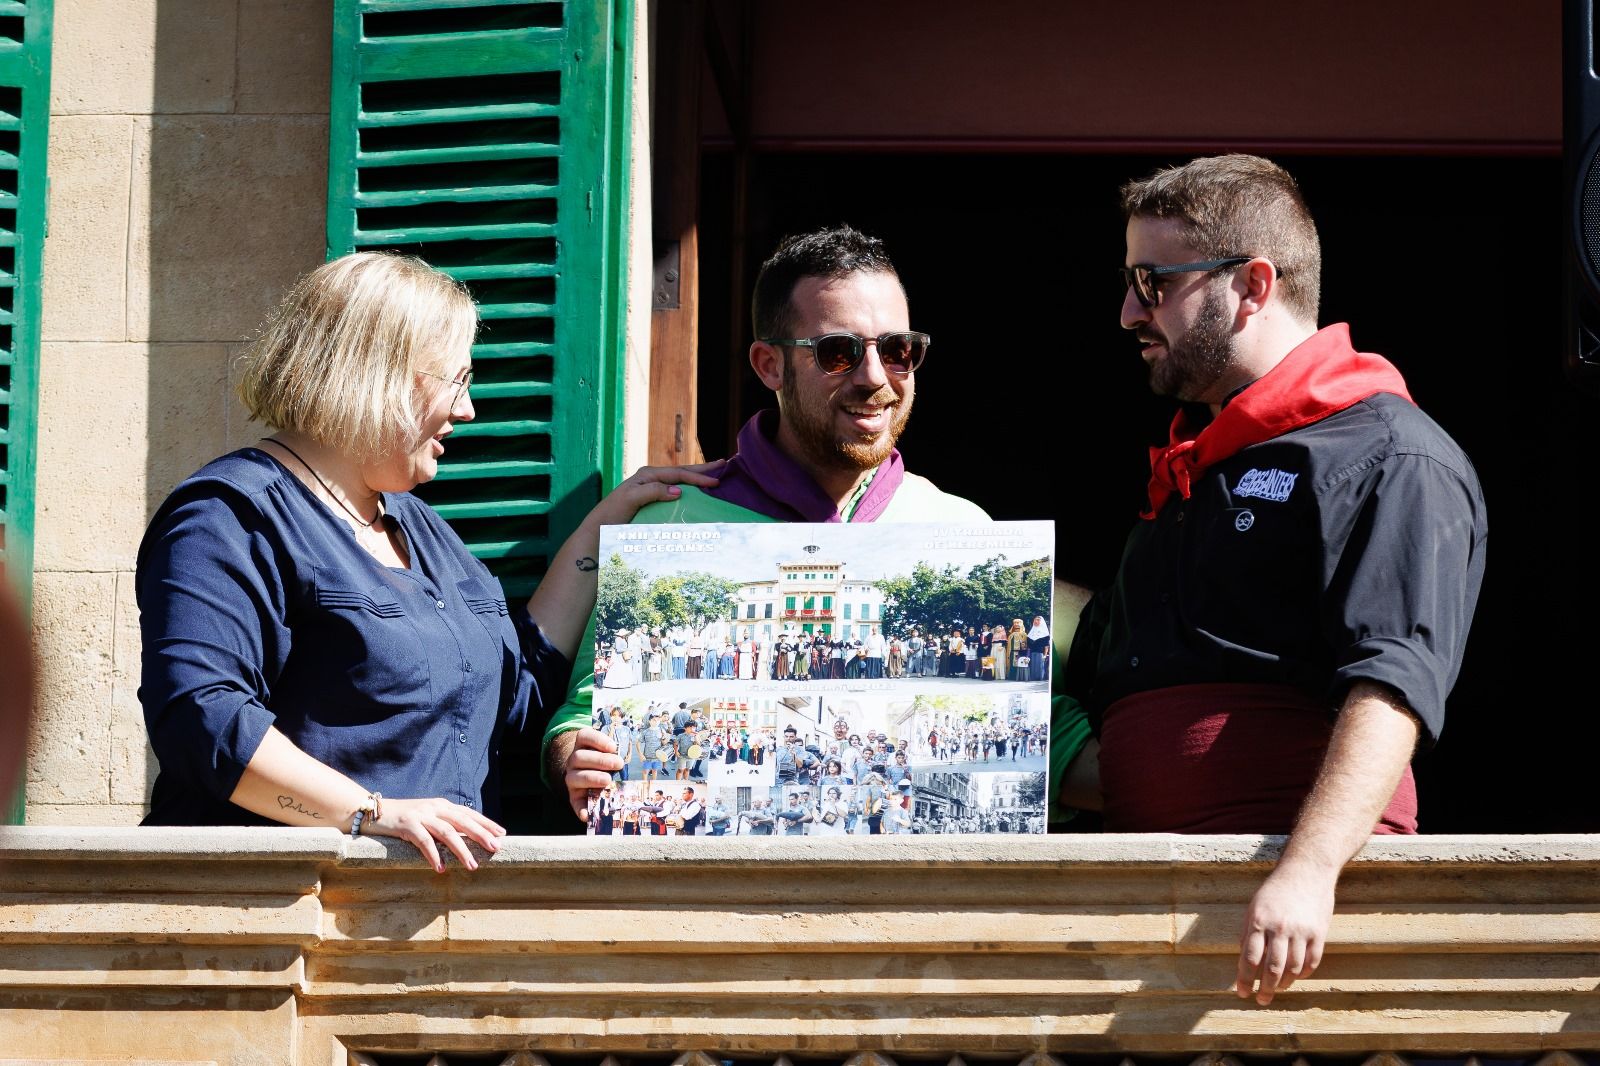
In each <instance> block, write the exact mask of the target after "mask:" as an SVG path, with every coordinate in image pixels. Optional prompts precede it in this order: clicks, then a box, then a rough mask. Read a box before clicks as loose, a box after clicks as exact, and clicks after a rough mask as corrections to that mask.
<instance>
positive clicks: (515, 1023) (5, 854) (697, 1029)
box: [0, 827, 1600, 1066]
mask: <svg viewBox="0 0 1600 1066" xmlns="http://www.w3.org/2000/svg"><path fill="white" fill-rule="evenodd" d="M1278 845H1279V842H1278V841H1276V840H1264V839H1262V838H1259V837H1171V836H1156V835H1150V836H1096V837H1065V836H1063V837H1021V838H996V837H960V838H939V837H933V838H928V837H899V838H882V837H880V838H847V839H841V840H824V839H813V838H803V839H789V838H764V839H725V840H719V841H714V842H713V841H706V840H695V841H687V840H671V839H663V840H652V839H643V840H640V839H634V840H613V841H605V842H601V841H594V840H590V839H584V838H561V839H531V838H527V839H511V840H508V841H506V842H505V846H504V847H503V849H502V850H501V851H500V852H499V853H498V854H496V855H495V856H493V857H492V858H486V859H485V861H484V862H483V863H482V865H481V868H480V869H479V870H477V871H475V872H470V873H469V872H466V871H463V870H462V869H461V868H460V867H458V866H456V865H454V864H452V865H451V866H450V867H448V868H447V872H446V873H445V874H444V875H435V874H433V873H432V872H431V871H429V870H428V869H427V868H426V867H425V866H424V865H423V863H422V862H421V861H420V860H419V859H418V858H417V856H416V855H415V853H414V852H413V851H412V850H411V849H410V847H409V845H405V844H403V843H400V842H397V841H390V840H380V839H371V838H363V839H360V840H351V839H350V838H348V837H346V836H343V835H341V834H339V833H337V832H336V831H333V830H299V829H187V830H152V829H125V830H81V829H73V828H67V827H48V828H47V827H24V828H20V829H13V830H9V831H4V832H0V1060H4V1059H6V1058H8V1057H20V1058H21V1059H23V1060H32V1059H43V1060H48V1061H55V1060H68V1061H92V1060H99V1059H102V1058H115V1059H119V1060H120V1059H135V1060H153V1061H175V1062H176V1061H182V1062H201V1061H204V1062H214V1063H219V1064H246V1063H249V1064H256V1063H273V1064H285V1066H287V1064H291V1063H292V1064H296V1066H312V1064H317V1066H329V1064H330V1063H341V1064H342V1063H346V1062H354V1061H358V1060H356V1059H353V1058H351V1057H350V1056H351V1053H356V1052H359V1053H371V1054H375V1055H378V1056H380V1057H381V1058H382V1060H383V1061H405V1062H408V1063H413V1064H415V1063H420V1062H421V1061H422V1058H420V1057H419V1058H402V1059H399V1060H394V1059H389V1058H388V1056H390V1055H404V1054H406V1053H411V1054H416V1053H422V1054H423V1055H424V1056H425V1055H427V1054H432V1053H434V1052H444V1053H446V1054H448V1053H451V1052H462V1053H470V1052H476V1053H494V1054H495V1055H496V1056H503V1055H505V1054H507V1053H508V1052H511V1051H515V1050H536V1051H542V1052H547V1053H557V1052H561V1053H572V1052H581V1053H585V1054H586V1055H587V1056H588V1058H587V1059H586V1060H585V1061H586V1062H587V1063H590V1064H592V1063H593V1062H594V1061H595V1060H596V1059H597V1058H598V1057H599V1056H601V1055H603V1054H609V1053H615V1054H617V1055H621V1056H644V1057H646V1058H647V1060H649V1061H652V1062H653V1061H657V1060H660V1059H661V1057H662V1056H671V1055H675V1054H676V1053H678V1052H682V1051H690V1050H697V1049H698V1050H703V1051H709V1052H712V1053H713V1054H712V1060H713V1061H714V1060H717V1059H723V1058H744V1057H762V1061H764V1062H772V1061H773V1059H774V1058H776V1057H777V1056H778V1055H780V1054H781V1055H786V1056H789V1057H791V1058H793V1059H795V1060H802V1061H803V1060H804V1059H806V1058H807V1057H810V1056H819V1055H820V1056H833V1057H835V1058H836V1059H837V1058H838V1057H840V1056H841V1055H842V1054H843V1053H846V1052H849V1051H852V1050H858V1049H870V1050H878V1051H885V1052H888V1053H889V1054H891V1055H893V1056H895V1057H896V1058H899V1059H901V1060H902V1061H903V1060H904V1059H905V1058H930V1059H936V1060H937V1061H939V1062H940V1063H944V1062H947V1061H952V1059H951V1056H952V1054H954V1053H957V1052H959V1053H961V1054H962V1055H963V1056H965V1057H966V1058H967V1060H968V1061H972V1060H973V1059H974V1058H975V1057H988V1056H1008V1057H1009V1058H1010V1060H1011V1061H1013V1062H1014V1061H1015V1060H1016V1059H1017V1058H1020V1057H1022V1056H1024V1055H1027V1054H1029V1053H1031V1052H1039V1051H1049V1052H1062V1053H1072V1054H1079V1053H1093V1054H1103V1053H1109V1052H1119V1053H1131V1054H1156V1055H1162V1054H1178V1053H1191V1054H1192V1053H1198V1052H1205V1051H1213V1052H1215V1051H1226V1052H1251V1053H1260V1054H1271V1055H1285V1056H1293V1055H1306V1056H1312V1057H1313V1058H1315V1057H1316V1056H1318V1055H1338V1056H1346V1057H1348V1056H1352V1055H1365V1054H1367V1053H1371V1052H1388V1051H1394V1052H1402V1053H1404V1052H1414V1053H1422V1054H1424V1055H1425V1056H1427V1057H1434V1058H1437V1057H1440V1056H1444V1057H1450V1056H1461V1055H1465V1054H1467V1053H1478V1054H1479V1055H1488V1056H1489V1057H1492V1058H1506V1057H1512V1058H1523V1057H1527V1058H1531V1057H1537V1056H1538V1055H1539V1054H1541V1053H1543V1052H1546V1051H1560V1050H1568V1051H1571V1050H1585V1049H1594V1048H1597V1047H1600V1002H1597V1000H1596V996H1595V991H1596V989H1597V988H1600V953H1597V949H1596V945H1597V944H1600V838H1594V837H1547V838H1515V837H1500V838H1488V837H1480V838H1459V837H1431V838H1430V837H1422V838H1412V839H1401V840H1395V839H1392V838H1390V839H1385V840H1375V841H1374V842H1372V843H1371V844H1370V845H1369V846H1368V847H1367V848H1366V849H1365V850H1364V851H1363V852H1362V853H1361V855H1360V856H1358V857H1357V859H1356V860H1355V861H1354V862H1353V863H1352V864H1351V865H1350V867H1349V868H1348V869H1347V870H1346V873H1345V876H1344V879H1343V883H1342V885H1341V887H1340V898H1339V906H1338V910H1337V913H1336V914H1335V916H1334V920H1333V925H1332V929H1331V933H1330V943H1329V948H1328V952H1327V955H1326V958H1325V961H1324V964H1323V966H1322V968H1321V969H1320V970H1319V971H1318V972H1317V973H1316V974H1315V975H1314V976H1313V977H1311V978H1310V979H1308V980H1304V981H1301V982H1298V983H1297V984H1296V985H1295V986H1294V987H1293V988H1292V989H1291V990H1289V991H1288V992H1284V993H1280V995H1279V996H1278V997H1277V998H1276V999H1275V1000H1274V1002H1273V1003H1272V1005H1271V1006H1270V1007H1259V1006H1256V1005H1255V1004H1253V1003H1250V1002H1245V1001H1241V1000H1239V999H1238V998H1237V997H1235V996H1234V994H1233V991H1232V987H1231V986H1232V980H1233V973H1234V962H1235V958H1236V953H1237V939H1236V938H1237V935H1238V928H1239V923H1240V917H1241V915H1242V913H1243V908H1244V904H1245V902H1246V901H1247V900H1248V898H1249V896H1250V894H1251V893H1252V892H1253V890H1254V888H1255V887H1256V886H1257V885H1258V884H1259V883H1260V880H1261V878H1262V876H1263V875H1264V873H1265V871H1266V869H1267V868H1268V864H1269V863H1270V862H1271V860H1272V859H1273V858H1274V857H1275V855H1276V853H1277V848H1278ZM450 1061H456V1060H455V1059H451V1060H450ZM469 1061H472V1062H482V1061H485V1060H483V1059H477V1058H473V1059H470V1060H469ZM490 1061H493V1062H495V1063H498V1062H499V1061H500V1059H499V1058H498V1057H497V1058H494V1059H493V1060H490ZM698 1061H701V1062H706V1060H698ZM956 1061H959V1060H956ZM1286 1061H1287V1060H1286Z"/></svg>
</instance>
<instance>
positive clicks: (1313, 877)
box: [1234, 682, 1418, 1004]
mask: <svg viewBox="0 0 1600 1066" xmlns="http://www.w3.org/2000/svg"><path fill="white" fill-rule="evenodd" d="M1417 730H1418V725H1417V719H1416V717H1415V716H1414V715H1413V714H1412V713H1411V711H1410V710H1409V709H1408V708H1407V707H1406V705H1405V703H1404V701H1402V700H1401V699H1400V698H1399V696H1398V695H1397V694H1395V693H1394V692H1392V691H1391V690H1389V689H1387V688H1385V687H1383V686H1380V685H1374V684H1369V683H1366V682H1358V683H1357V684H1355V685H1354V686H1352V687H1351V689H1350V692H1349V694H1348V695H1347V696H1346V697H1345V701H1344V706H1343V708H1342V709H1341V710H1340V711H1339V719H1338V722H1337V723H1336V724H1335V725H1334V729H1333V736H1332V737H1331V738H1330V739H1329V741H1328V753H1327V755H1326V756H1324V757H1323V760H1322V769H1321V770H1320V771H1319V772H1318V774H1317V780H1316V783H1315V785H1314V786H1313V787H1312V790H1311V794H1310V795H1309V796H1308V797H1307V798H1306V801H1305V804H1304V805H1303V806H1302V807H1301V809H1300V817H1299V818H1298V819H1297V820H1296V822H1295V827H1294V833H1293V834H1291V836H1290V837H1289V843H1288V845H1287V846H1286V847H1285V848H1284V850H1283V857H1282V858H1280V859H1279V860H1278V865H1277V866H1276V867H1274V868H1273V870H1272V873H1270V874H1268V875H1267V879H1266V881H1265V882H1263V883H1262V885H1261V887H1260V888H1259V889H1257V890H1256V893H1255V895H1254V896H1253V897H1252V898H1251V900H1250V905H1249V906H1248V907H1247V908H1246V909H1245V915H1244V928H1243V929H1242V931H1241V933H1240V943H1239V968H1238V974H1237V976H1236V977H1235V980H1234V990H1235V991H1236V992H1237V993H1238V994H1239V995H1240V996H1245V997H1248V996H1249V995H1250V994H1251V992H1252V990H1253V989H1255V986H1256V985H1257V983H1258V982H1259V989H1258V990H1255V996H1256V1002H1258V1003H1261V1004H1267V1003H1270V1002H1272V997H1273V996H1274V995H1275V994H1276V993H1277V992H1278V991H1280V990H1282V989H1285V988H1288V987H1289V986H1290V985H1291V984H1293V983H1294V981H1295V980H1296V979H1298V978H1301V977H1306V976H1309V975H1310V974H1311V973H1313V972H1315V971H1316V969H1317V967H1318V966H1319V965H1321V963H1322V951H1323V946H1324V944H1325V943H1326V941H1327V936H1328V925H1329V922H1330V921H1331V920H1332V917H1333V903H1334V887H1335V885H1337V883H1338V881H1339V871H1340V870H1342V869H1343V868H1344V864H1345V863H1346V862H1348V861H1350V857H1351V856H1353V855H1354V854H1355V853H1356V852H1357V851H1359V850H1361V845H1362V844H1364V843H1365V842H1366V840H1367V838H1368V837H1369V836H1371V835H1372V829H1373V827H1374V826H1375V825H1377V822H1378V817H1379V815H1380V814H1382V813H1383V809H1384V807H1385V806H1386V805H1387V804H1388V802H1389V800H1390V798H1391V797H1392V796H1393V795H1394V790H1395V786H1396V785H1397V784H1399V782H1400V775H1401V774H1403V773H1404V772H1405V768H1406V764H1407V763H1408V762H1410V760H1411V752H1412V749H1413V748H1415V747H1416V742H1417Z"/></svg>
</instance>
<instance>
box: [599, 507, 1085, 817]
mask: <svg viewBox="0 0 1600 1066" xmlns="http://www.w3.org/2000/svg"><path fill="white" fill-rule="evenodd" d="M1053 539H1054V531H1053V528H1052V526H1051V524H1050V523H1045V522H1024V523H993V524H989V525H983V526H976V527H974V526H960V527H950V526H919V525H897V526H876V527H874V526H868V525H860V526H850V525H844V524H830V525H803V524H774V525H737V526H719V525H705V526H626V527H606V528H605V529H604V530H603V531H602V535H601V555H602V560H603V561H602V565H601V571H600V595H599V608H598V610H597V616H596V633H595V646H594V653H595V678H596V681H595V688H594V693H593V707H594V712H593V714H594V718H593V723H592V724H593V725H594V727H595V728H596V729H599V730H601V731H602V732H604V733H605V734H606V735H607V736H609V737H610V738H611V739H612V740H613V741H614V742H615V743H616V744H617V750H618V753H619V754H620V755H621V756H622V757H623V760H624V766H623V769H622V770H621V771H619V772H618V773H617V774H615V775H614V779H613V784H612V787H611V788H610V789H608V790H605V791H603V792H600V793H597V794H593V795H592V796H591V798H590V806H589V831H590V833H592V834H595V835H610V836H630V835H655V836H730V835H731V836H775V837H777V836H785V837H786V836H845V835H893V834H903V833H912V834H916V833H995V832H1001V833H1017V832H1042V831H1043V825H1044V816H1045V806H1044V797H1045V796H1046V795H1047V794H1048V792H1047V784H1048V782H1047V778H1046V774H1047V770H1048V762H1049V760H1048V753H1049V693H1048V682H1047V680H1046V679H1047V678H1048V676H1049V625H1050V619H1049V594H1050V588H1051V583H1052V563H1051V549H1052V544H1053ZM990 617H993V618H994V619H995V621H994V623H993V624H992V625H991V624H990V623H988V622H986V621H983V619H987V618H990ZM946 634H947V635H946ZM1036 670H1037V671H1038V672H1039V674H1040V676H1039V677H1037V678H1036V677H1034V676H1033V675H1034V672H1035V671H1036Z"/></svg>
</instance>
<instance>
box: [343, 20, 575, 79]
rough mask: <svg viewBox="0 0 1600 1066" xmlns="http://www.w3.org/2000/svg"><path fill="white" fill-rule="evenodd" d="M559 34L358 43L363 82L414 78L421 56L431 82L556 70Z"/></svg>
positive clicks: (542, 32) (527, 32) (559, 56)
mask: <svg viewBox="0 0 1600 1066" xmlns="http://www.w3.org/2000/svg"><path fill="white" fill-rule="evenodd" d="M561 37H562V34H561V32H560V31H559V30H524V31H521V32H517V33H503V34H476V35H471V36H466V35H463V36H461V37H430V38H428V39H426V40H423V39H419V38H414V37H413V38H406V39H396V40H384V41H372V40H364V41H362V42H361V58H360V63H361V69H360V76H361V80H362V81H367V82H373V81H405V80H407V79H409V78H416V77H418V75H419V70H418V64H417V53H419V52H424V51H425V52H426V53H427V56H428V61H427V66H426V67H424V68H423V69H424V70H425V71H426V73H427V75H428V76H429V77H430V78H470V77H474V76H484V75H493V74H517V73H521V72H523V71H526V70H551V69H559V68H560V67H561V60H562V54H561V53H562V48H561Z"/></svg>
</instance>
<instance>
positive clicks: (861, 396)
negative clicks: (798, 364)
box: [778, 358, 911, 470]
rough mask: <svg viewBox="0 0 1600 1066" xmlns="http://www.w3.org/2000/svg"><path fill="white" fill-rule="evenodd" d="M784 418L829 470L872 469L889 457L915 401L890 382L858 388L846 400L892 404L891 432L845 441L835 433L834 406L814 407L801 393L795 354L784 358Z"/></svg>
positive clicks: (805, 449) (807, 454) (805, 447)
mask: <svg viewBox="0 0 1600 1066" xmlns="http://www.w3.org/2000/svg"><path fill="white" fill-rule="evenodd" d="M778 399H779V401H780V404H779V406H780V408H781V410H782V412H783V422H784V425H786V426H787V427H788V428H789V432H790V433H792V434H793V435H794V439H795V441H796V442H797V443H798V444H799V446H800V449H801V451H803V452H804V453H805V457H806V458H807V459H809V460H810V461H811V462H812V463H814V464H816V465H817V466H819V467H822V468H824V469H829V470H872V469H875V468H876V467H878V466H880V465H882V463H883V461H884V460H885V459H887V458H889V453H890V452H892V451H893V450H894V446H895V444H896V443H898V442H899V440H900V434H901V433H903V432H904V431H905V428H906V420H907V419H909V418H910V417H911V401H910V400H909V399H902V398H901V397H898V396H896V395H895V393H894V390H893V389H891V388H890V387H889V386H888V385H884V386H883V388H881V389H875V390H872V391H870V392H863V390H860V389H855V390H854V391H853V393H852V394H851V395H850V396H849V397H848V398H847V400H846V402H847V403H850V404H851V405H852V406H855V405H867V404H876V405H878V406H882V407H890V405H893V406H892V407H890V409H891V411H892V414H891V415H890V416H889V432H888V433H887V434H884V435H883V436H881V437H877V438H874V439H873V440H870V441H862V440H849V441H841V440H839V438H838V437H837V436H835V434H834V410H835V409H834V407H833V405H832V404H831V403H829V404H828V405H827V407H826V408H824V409H823V410H821V411H818V410H814V409H813V408H812V406H811V405H810V404H808V403H806V402H805V399H804V398H803V397H802V396H801V395H800V386H799V382H798V381H797V379H796V375H795V372H794V363H793V362H792V361H791V358H785V359H784V361H783V381H782V383H781V384H780V385H779V388H778Z"/></svg>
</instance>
